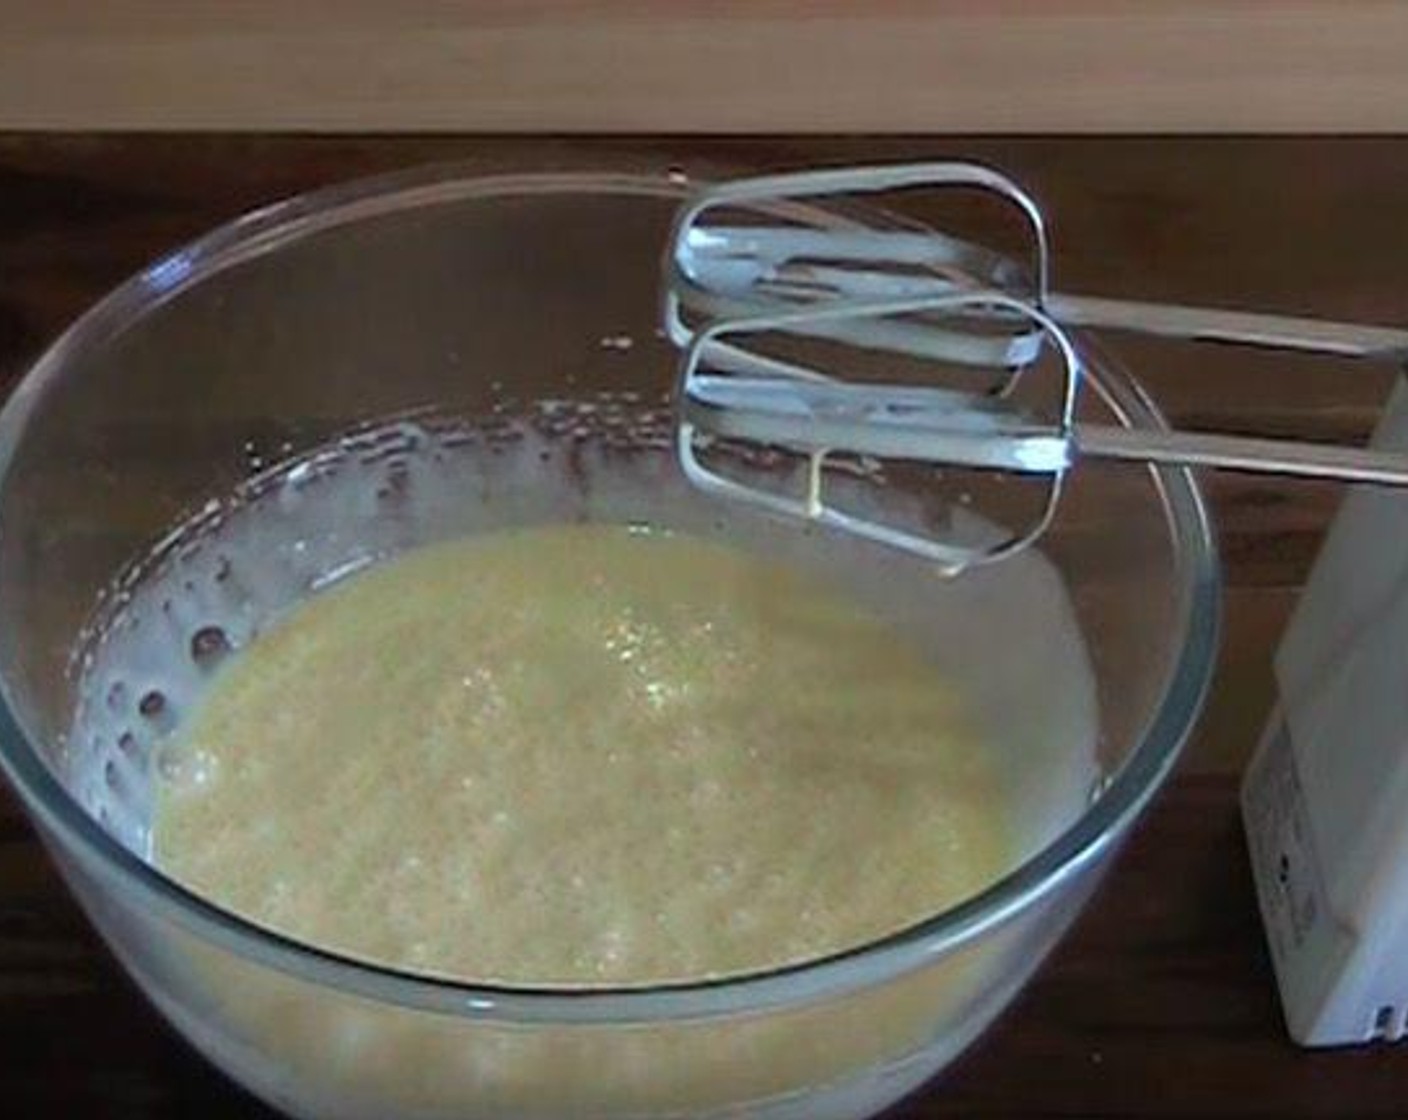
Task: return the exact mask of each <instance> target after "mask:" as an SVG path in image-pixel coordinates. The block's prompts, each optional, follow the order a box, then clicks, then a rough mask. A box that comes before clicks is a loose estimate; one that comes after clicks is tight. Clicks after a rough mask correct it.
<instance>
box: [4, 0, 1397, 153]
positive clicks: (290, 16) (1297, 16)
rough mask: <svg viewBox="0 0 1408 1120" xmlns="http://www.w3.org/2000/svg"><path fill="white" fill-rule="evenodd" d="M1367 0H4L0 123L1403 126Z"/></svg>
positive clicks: (1388, 35) (1393, 23) (1384, 20)
mask: <svg viewBox="0 0 1408 1120" xmlns="http://www.w3.org/2000/svg"><path fill="white" fill-rule="evenodd" d="M1405 46H1408V8H1405V7H1404V6H1403V5H1401V4H1395V3H1392V2H1383V0H1274V2H1273V0H1258V2H1256V3H1242V4H1227V3H1220V2H1215V0H1157V2H1152V3H1142V4H1134V3H1128V2H1126V0H1052V2H1047V3H1040V4H1034V3H1024V2H1020V0H928V2H924V0H872V2H869V3H864V4H860V3H851V2H848V0H761V2H759V0H671V2H669V3H659V2H656V3H650V2H647V0H592V2H590V3H584V2H582V0H528V2H519V3H513V2H506V0H475V2H473V3H446V2H443V0H440V2H437V0H412V2H409V3H406V2H402V3H395V4H392V3H387V2H386V0H347V2H342V3H329V2H328V0H321V2H316V3H309V4H296V5H289V4H282V3H277V2H276V0H250V2H245V3H240V4H227V3H219V2H217V0H192V2H188V3H184V4H179V5H178V4H169V3H161V2H159V0H116V2H112V3H106V4H95V3H92V2H91V0H47V2H42V3H41V2H38V0H0V127H10V128H64V129H93V128H119V129H122V128H164V129H171V128H176V129H180V128H202V129H281V130H315V131H344V132H345V131H371V130H408V129H416V130H439V131H445V130H467V129H473V130H479V131H507V130H531V131H534V132H603V131H614V132H662V131H669V132H681V131H689V132H735V133H757V132H778V131H787V132H846V131H852V132H867V133H878V132H895V133H899V132H935V131H940V130H947V131H968V132H974V131H989V132H992V131H1021V132H1047V131H1067V132H1069V131H1085V130H1089V131H1111V130H1121V131H1129V130H1137V131H1149V130H1162V131H1183V132H1188V131H1198V132H1223V131H1252V130H1259V131H1266V130H1287V131H1310V130H1341V131H1343V130H1355V131H1362V130H1380V131H1394V130H1401V129H1402V128H1403V127H1404V126H1405V124H1408V96H1405V95H1406V94H1408V70H1405V68H1404V66H1403V57H1404V53H1405V51H1404V48H1405Z"/></svg>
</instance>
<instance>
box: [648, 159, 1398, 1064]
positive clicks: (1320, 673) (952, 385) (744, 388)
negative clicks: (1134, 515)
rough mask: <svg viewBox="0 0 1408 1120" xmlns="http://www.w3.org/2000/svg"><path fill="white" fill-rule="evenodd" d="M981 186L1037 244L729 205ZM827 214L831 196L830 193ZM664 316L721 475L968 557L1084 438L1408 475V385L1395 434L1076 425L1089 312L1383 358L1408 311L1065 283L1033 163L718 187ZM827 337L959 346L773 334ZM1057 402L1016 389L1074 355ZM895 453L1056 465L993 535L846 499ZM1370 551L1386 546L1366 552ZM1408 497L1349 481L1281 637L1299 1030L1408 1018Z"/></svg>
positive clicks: (1231, 462) (683, 385)
mask: <svg viewBox="0 0 1408 1120" xmlns="http://www.w3.org/2000/svg"><path fill="white" fill-rule="evenodd" d="M911 187H930V188H965V189H969V190H977V191H980V192H985V193H988V194H992V195H995V196H996V197H997V198H999V199H1002V200H1003V201H1004V202H1006V203H1008V204H1010V205H1011V206H1012V207H1013V208H1015V210H1016V212H1017V214H1018V215H1019V216H1020V218H1021V220H1022V223H1023V224H1024V227H1025V230H1026V235H1027V237H1028V239H1029V242H1030V249H1031V263H1030V264H1029V265H1027V266H1023V265H1021V264H1019V263H1018V262H1016V261H1014V260H1011V259H1008V258H1004V257H1003V256H1001V255H999V254H997V253H994V252H992V251H990V250H988V249H986V248H983V247H981V246H978V245H974V244H970V243H968V242H966V241H960V240H957V239H955V238H954V237H952V236H951V235H949V234H948V233H946V232H940V231H938V230H926V229H920V228H914V227H906V228H899V229H891V228H882V227H881V226H879V225H876V224H871V223H867V222H860V223H855V222H847V223H841V224H837V225H834V226H830V227H827V228H823V225H822V224H819V223H818V222H817V221H816V220H809V219H808V218H807V217H806V215H805V214H804V213H803V212H802V211H800V210H798V209H796V208H795V207H794V208H793V209H791V210H790V211H788V213H787V215H786V220H785V221H778V222H776V223H773V222H771V221H768V220H766V219H765V220H763V221H761V222H759V221H758V218H757V214H756V213H753V212H750V213H749V214H748V220H747V221H742V222H740V221H737V220H734V221H733V222H728V221H719V220H711V219H714V218H715V215H717V214H728V213H729V212H730V211H732V212H735V213H738V212H740V211H751V208H753V207H755V206H762V207H768V206H772V207H774V208H775V207H776V205H777V204H778V203H779V202H780V201H795V200H799V199H806V198H815V197H820V196H831V195H839V194H855V193H866V192H876V191H892V190H896V189H902V188H911ZM812 213H813V214H815V212H812ZM666 270H667V282H666V299H665V321H666V327H667V331H668V333H669V335H670V337H671V338H672V339H673V341H674V342H675V343H676V344H677V345H678V346H680V347H681V348H682V349H683V351H684V358H683V361H682V364H681V367H680V377H679V392H678V397H679V409H680V420H679V429H678V451H679V458H680V462H681V464H682V466H683V469H684V471H685V473H686V474H687V475H688V477H689V478H690V479H691V480H692V481H693V482H694V483H695V484H696V485H698V486H700V487H702V488H704V489H705V490H708V491H711V492H714V493H718V494H721V495H723V496H725V497H728V498H730V499H733V500H738V501H744V502H748V503H751V504H754V505H761V506H763V507H766V508H768V509H770V510H772V511H773V512H774V513H777V514H781V515H784V516H791V517H799V518H804V519H808V520H811V521H815V522H819V523H821V524H825V525H829V526H831V527H833V528H835V529H838V530H841V531H844V532H851V533H856V534H859V535H860V536H863V537H866V538H869V539H871V540H875V541H878V542H881V543H883V544H887V545H890V546H893V547H897V548H901V549H906V550H908V551H910V552H913V553H917V554H919V555H921V556H923V557H925V558H927V559H929V560H932V561H934V562H936V563H937V564H939V565H940V566H941V567H942V568H943V569H945V570H948V571H952V572H956V571H961V570H962V569H963V568H965V567H969V566H972V565H977V564H985V563H991V562H993V561H995V560H998V559H1000V558H1002V557H1004V556H1009V555H1011V554H1012V553H1013V552H1015V551H1017V550H1019V549H1022V548H1026V547H1027V546H1029V545H1031V544H1033V543H1034V542H1035V541H1036V540H1037V539H1038V538H1039V537H1040V536H1041V535H1042V533H1043V532H1044V531H1045V530H1046V529H1047V528H1048V527H1049V525H1050V524H1051V522H1052V518H1053V516H1054V512H1055V509H1056V506H1057V503H1058V501H1059V498H1060V494H1061V484H1062V480H1063V478H1064V477H1065V476H1066V474H1067V473H1068V472H1069V471H1070V470H1071V469H1072V467H1074V466H1075V465H1076V464H1077V463H1078V461H1079V460H1080V459H1081V458H1082V457H1086V456H1089V457H1101V458H1110V459H1120V460H1132V461H1142V462H1145V463H1149V464H1156V465H1164V466H1203V467H1219V468H1228V469H1234V470H1250V471H1269V472H1277V473H1282V474H1287V475H1298V476H1303V477H1316V478H1328V479H1339V480H1343V481H1348V482H1360V483H1376V484H1384V485H1387V486H1391V487H1400V486H1403V485H1405V484H1408V454H1405V453H1404V451H1405V450H1408V389H1405V386H1404V384H1403V383H1402V381H1400V383H1399V385H1398V388H1397V390H1396V391H1395V393H1394V395H1393V397H1392V399H1391V401H1390V404H1389V407H1388V410H1387V412H1386V414H1385V416H1384V418H1383V420H1382V422H1381V423H1380V425H1379V430H1378V433H1377V435H1376V437H1375V442H1374V446H1373V447H1371V448H1369V449H1357V448H1349V447H1341V446H1332V445H1324V444H1317V443H1303V442H1295V441H1290V440H1281V439H1265V438H1246V437H1242V436H1232V435H1221V434H1206V433H1190V432H1180V431H1169V430H1167V429H1151V428H1148V427H1144V428H1129V427H1117V426H1105V425H1094V424H1086V423H1080V422H1078V420H1077V409H1076V406H1077V401H1078V397H1079V394H1080V390H1081V385H1082V360H1083V351H1082V347H1081V346H1080V345H1078V344H1077V341H1076V339H1075V337H1074V336H1073V334H1072V332H1071V330H1070V328H1073V327H1101V328H1111V329H1116V330H1120V331H1124V332H1133V333H1142V334H1147V335H1160V336H1166V337H1171V338H1176V339H1189V340H1205V341H1217V342H1224V343H1235V344H1242V345H1247V346H1256V347H1262V348H1272V349H1276V350H1281V351H1300V352H1305V353H1313V354H1330V355H1338V356H1341V357H1345V358H1354V359H1378V360H1381V361H1387V362H1392V363H1394V364H1395V365H1396V366H1398V367H1400V368H1401V367H1402V366H1403V363H1404V360H1405V358H1408V331H1404V330H1396V329H1391V328H1384V327H1375V326H1363V325H1358V324H1350V323H1334V322H1325V321H1319V320H1311V319H1300V318H1290V317H1285V316H1279V315H1266V314H1255V313H1243V312H1234V311H1222V310H1210V309H1205V308H1196V307H1179V306H1170V305H1165V304H1149V303H1133V302H1126V301H1122V300H1114V299H1096V298H1089V297H1082V296H1070V295H1063V294H1061V293H1059V292H1054V291H1052V290H1051V289H1050V286H1049V273H1050V266H1049V247H1048V240H1047V235H1046V229H1045V225H1044V222H1043V219H1042V215H1041V211H1040V210H1039V209H1038V207H1037V206H1036V204H1035V203H1034V202H1033V201H1032V199H1031V198H1030V197H1029V196H1028V195H1027V194H1026V193H1025V192H1024V191H1023V190H1022V189H1021V188H1020V187H1018V186H1017V185H1016V184H1014V183H1013V182H1012V181H1010V180H1009V179H1007V178H1006V177H1004V176H1002V175H1000V174H998V173H997V172H995V171H992V170H989V169H987V168H984V167H979V166H975V165H971V164H965V163H931V164H912V165H900V166H893V167H876V168H858V169H844V170H835V171H819V172H806V173H801V174H793V175H778V176H771V177H765V178H757V179H750V180H743V181H735V182H730V183H725V184H723V185H720V186H717V187H713V188H709V189H705V190H703V191H701V192H700V193H699V194H697V195H696V196H695V198H694V200H693V202H692V203H691V204H690V205H689V206H688V207H687V208H686V209H685V210H684V211H683V212H682V214H681V215H680V217H679V220H678V223H677V225H676V228H675V232H674V239H673V242H672V244H671V247H670V251H669V254H668V257H667V261H666ZM779 335H780V336H783V337H784V338H791V339H797V338H804V339H810V340H824V341H826V342H828V343H831V344H839V345H843V346H845V347H849V348H850V350H849V351H848V353H850V354H851V355H852V356H854V355H856V354H859V353H863V352H878V353H879V354H881V355H882V359H883V360H889V359H894V360H896V361H898V360H900V359H905V360H910V361H917V362H918V363H920V366H921V369H926V368H932V369H935V370H937V369H938V368H939V367H944V368H945V369H950V370H952V369H954V368H956V369H957V370H958V371H959V372H958V376H957V378H956V379H955V378H950V379H949V380H948V381H947V382H946V383H944V384H938V383H936V380H935V381H934V382H931V383H923V382H922V381H921V382H920V383H918V384H914V383H906V384H894V383H885V382H883V381H882V382H880V383H876V382H875V381H873V380H871V381H864V380H857V379H856V378H854V377H848V376H847V374H848V372H850V373H854V372H855V371H854V369H851V370H849V371H848V369H847V368H845V363H844V361H843V363H842V368H839V369H832V368H825V369H823V368H818V366H817V364H815V363H812V362H809V361H798V360H796V359H795V358H792V357H788V356H786V355H784V356H778V355H776V354H773V353H769V352H768V351H767V350H766V349H765V348H763V347H760V346H759V345H757V342H758V340H759V339H761V338H763V337H765V336H779ZM1053 358H1054V375H1053V374H1048V377H1051V378H1052V380H1053V384H1050V385H1048V386H1047V388H1048V396H1049V397H1050V398H1052V407H1050V408H1049V409H1048V410H1047V412H1046V414H1045V415H1044V416H1040V415H1036V414H1034V413H1033V412H1032V411H1030V410H1029V409H1027V408H1025V407H1024V406H1023V405H1021V404H1020V403H1018V396H1019V395H1018V393H1017V392H1016V390H1017V389H1018V387H1019V386H1020V385H1021V384H1022V382H1023V381H1030V380H1031V379H1032V378H1033V377H1034V376H1035V375H1036V373H1037V371H1039V370H1040V368H1041V367H1042V364H1043V361H1045V365H1046V367H1047V368H1048V369H1051V368H1053V362H1052V360H1051V359H1053ZM719 439H724V440H731V441H741V442H743V443H745V444H749V445H754V446H757V445H767V446H773V447H783V448H787V449H789V450H790V451H791V452H792V453H794V454H796V455H801V456H804V457H805V459H806V461H807V463H808V467H809V469H808V470H807V472H806V485H805V487H804V490H805V492H804V493H803V494H801V495H795V494H784V493H777V492H774V491H768V490H765V489H763V488H760V487H759V486H757V485H754V484H753V483H752V482H750V481H748V480H741V479H739V478H736V477H735V478H730V477H726V476H725V475H724V474H723V473H721V472H720V471H719V470H717V469H715V468H714V467H712V466H711V465H709V464H708V463H707V462H706V461H705V457H704V452H705V450H706V449H707V448H708V447H709V446H710V444H711V443H712V442H713V441H716V440H719ZM838 455H859V456H874V457H876V458H884V459H889V460H905V461H913V462H922V463H928V464H933V465H934V466H936V467H939V468H942V469H944V470H949V469H954V468H962V469H970V470H977V471H981V472H1006V473H1007V474H1008V475H1019V476H1022V477H1025V478H1028V479H1034V480H1036V481H1037V482H1038V483H1039V484H1042V485H1043V486H1044V490H1043V493H1042V497H1041V502H1040V504H1039V506H1038V507H1037V508H1038V512H1037V514H1036V515H1035V516H1034V517H1033V518H1032V519H1031V520H1030V521H1029V522H1028V523H1027V524H1026V525H1025V526H1023V527H1019V528H1017V529H1016V530H1015V531H1012V532H1010V533H1008V534H1007V535H1005V536H1002V537H999V538H996V539H989V540H987V541H985V542H982V543H979V544H977V545H973V544H964V543H957V542H955V541H953V540H948V539H944V538H942V537H941V536H939V535H937V534H934V533H925V532H916V531H915V530H913V529H911V528H905V527H900V526H897V525H894V524H887V523H886V522H885V521H884V520H883V519H877V518H875V517H871V516H864V515H857V514H856V513H854V512H846V511H844V510H841V509H839V508H836V507H835V506H834V505H832V504H831V503H829V502H828V500H827V497H826V479H825V477H824V474H823V467H824V465H825V463H826V461H827V459H828V457H832V456H838ZM1370 560H1372V562H1369V561H1370ZM1405 573H1408V506H1405V505H1404V503H1403V500H1402V498H1401V497H1400V496H1398V495H1395V494H1392V493H1390V492H1388V491H1385V490H1383V489H1382V487H1381V486H1369V487H1361V488H1358V489H1357V490H1356V491H1354V492H1352V493H1351V494H1350V495H1349V497H1348V499H1347V500H1346V502H1345V503H1344V506H1343V508H1342V509H1341V511H1340V514H1339V516H1338V517H1337V519H1336V521H1335V524H1334V526H1333V527H1332V529H1331V532H1330V536H1329V540H1328V542H1327V544H1326V546H1325V549H1324V551H1323V552H1322V554H1321V556H1320V558H1319V560H1318V561H1317V564H1316V567H1315V570H1314V571H1313V572H1312V573H1311V576H1310V579H1309V582H1308V584H1307V587H1306V589H1305V592H1304V594H1303V596H1302V598H1301V601H1300V602H1299V604H1298V608H1297V611H1296V613H1295V615H1294V617H1293V619H1292V622H1291V626H1290V629H1289V630H1288V632H1287V635H1286V638H1285V640H1284V641H1283V643H1282V645H1281V647H1280V650H1279V651H1278V655H1277V658H1276V671H1277V678H1278V682H1279V685H1280V693H1281V696H1280V703H1279V704H1278V706H1277V709H1276V710H1275V711H1274V712H1273V714H1272V717H1271V719H1270V721H1269V724H1268V727H1267V731H1266V733H1265V735H1264V737H1263V740H1262V743H1261V745H1260V747H1259V748H1258V750H1257V752H1256V754H1255V757H1254V758H1253V760H1252V762H1251V765H1250V767H1249V769H1248V771H1247V774H1246V777H1245V781H1244V784H1243V788H1242V806H1243V814H1244V819H1245V822H1246V827H1247V833H1248V837H1249V841H1250V851H1251V858H1252V867H1253V871H1254V875H1255V880H1256V885H1257V891H1258V898H1259V901H1260V905H1261V910H1262V916H1263V918H1264V921H1265V925H1266V928H1267V932H1268V941H1269V944H1270V947H1271V951H1272V959H1273V961H1274V962H1275V966H1276V971H1277V977H1278V980H1279V983H1280V987H1281V994H1282V1003H1283V1006H1284V1008H1285V1012H1286V1018H1287V1023H1288V1025H1289V1027H1290V1031H1291V1033H1292V1035H1293V1036H1294V1037H1295V1038H1296V1039H1297V1040H1298V1041H1300V1042H1302V1043H1305V1044H1307V1045H1316V1046H1320V1045H1341V1044H1345V1043H1352V1042H1362V1041H1367V1040H1373V1039H1390V1040H1391V1039H1398V1038H1402V1037H1404V1036H1405V1035H1408V968H1405V967H1404V966H1403V964H1402V963H1401V962H1402V961H1404V960H1405V959H1408V956H1406V955H1405V950H1408V812H1405V805H1404V802H1405V801H1408V763H1406V762H1405V760H1408V731H1405V730H1404V728H1405V726H1408V725H1406V724H1405V714H1404V704H1403V701H1402V686H1401V683H1400V682H1401V672H1402V667H1403V666H1402V662H1403V648H1404V646H1403V634H1404V629H1405V627H1408V579H1405V578H1404V577H1405Z"/></svg>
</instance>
